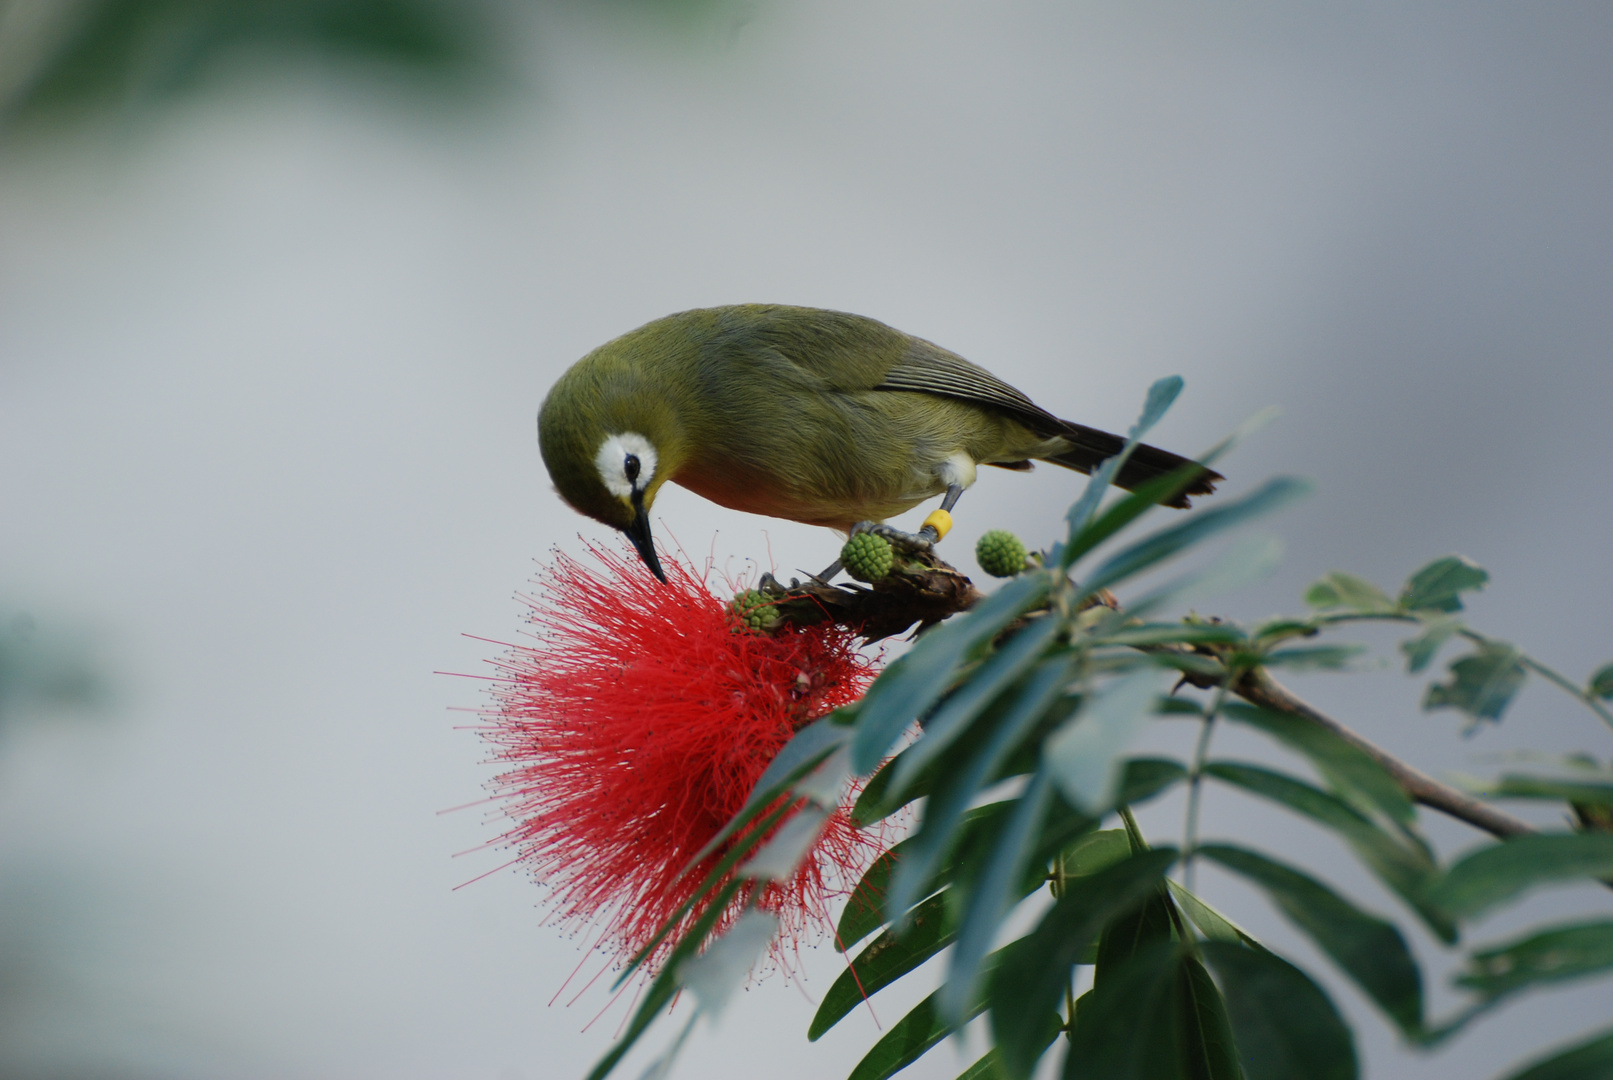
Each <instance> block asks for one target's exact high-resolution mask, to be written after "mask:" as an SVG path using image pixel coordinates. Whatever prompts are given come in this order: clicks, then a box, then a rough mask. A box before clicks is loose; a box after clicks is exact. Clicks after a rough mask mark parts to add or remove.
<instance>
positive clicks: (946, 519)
mask: <svg viewBox="0 0 1613 1080" xmlns="http://www.w3.org/2000/svg"><path fill="white" fill-rule="evenodd" d="M924 526H925V527H926V528H930V529H934V530H935V538H936V539H937V540H945V539H946V535H947V533H949V532H951V531H952V515H951V514H949V513H947V512H946V511H945V510H932V511H930V516H929V517H927V518H925V519H924Z"/></svg>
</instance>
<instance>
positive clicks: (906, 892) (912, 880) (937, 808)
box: [886, 656, 1070, 918]
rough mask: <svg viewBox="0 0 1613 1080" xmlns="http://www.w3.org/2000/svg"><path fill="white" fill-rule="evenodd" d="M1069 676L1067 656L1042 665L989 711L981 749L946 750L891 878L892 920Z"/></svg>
mask: <svg viewBox="0 0 1613 1080" xmlns="http://www.w3.org/2000/svg"><path fill="white" fill-rule="evenodd" d="M1069 677H1070V660H1069V658H1068V657H1064V656H1059V657H1055V658H1052V659H1049V660H1046V661H1044V662H1043V663H1041V664H1040V665H1038V666H1037V668H1036V670H1035V671H1034V672H1033V673H1032V674H1031V675H1030V677H1029V678H1027V679H1025V680H1024V682H1023V683H1022V684H1021V685H1020V686H1019V688H1018V689H1017V691H1015V692H1014V693H1013V694H1012V695H1010V696H1008V700H1007V703H1006V705H1005V706H1004V707H1003V708H1002V709H1001V710H1000V711H996V712H994V714H993V716H992V717H991V718H990V721H991V723H992V725H993V726H992V727H990V728H989V729H988V728H987V727H985V726H982V729H981V734H984V735H986V739H985V743H984V745H979V746H976V745H973V744H970V745H967V746H966V745H963V744H960V745H959V747H958V749H957V751H956V752H949V754H948V761H949V765H948V767H945V768H942V769H938V770H937V774H936V778H935V781H934V786H933V788H932V790H931V792H930V796H929V799H928V801H927V802H926V803H925V805H924V818H923V821H922V823H921V825H920V828H919V832H918V834H917V835H916V836H914V837H913V843H912V846H911V847H910V848H909V849H908V851H907V853H906V857H905V858H904V859H903V860H902V862H901V863H900V864H899V865H898V866H897V867H896V872H895V873H894V874H892V875H891V888H890V895H889V897H888V899H887V902H886V906H887V914H889V915H890V916H891V917H892V918H895V917H897V916H899V915H900V913H901V912H902V911H904V910H906V908H907V906H908V905H909V904H911V903H912V902H913V901H914V900H917V899H918V890H919V887H920V886H921V885H922V884H923V883H924V882H925V881H928V880H929V879H930V877H931V875H933V874H934V873H935V868H936V867H937V866H938V865H939V864H940V861H941V859H942V858H943V857H944V856H945V854H946V852H947V850H948V849H949V848H951V847H952V846H953V833H954V832H955V830H956V829H957V828H958V825H959V823H960V822H961V821H962V819H963V815H964V813H965V811H967V810H968V808H969V805H970V804H971V803H973V802H974V801H975V797H976V796H977V795H979V793H980V792H981V790H982V789H983V788H984V787H985V785H986V783H987V781H988V779H989V778H990V777H991V776H992V774H993V773H994V772H996V770H997V768H998V766H999V765H1001V764H1002V762H1003V761H1004V760H1006V759H1007V758H1008V756H1009V755H1010V754H1011V753H1012V752H1013V751H1014V749H1015V748H1016V747H1017V746H1018V745H1019V744H1020V743H1021V742H1022V741H1023V740H1024V739H1025V738H1026V737H1027V736H1029V734H1030V733H1031V731H1032V730H1033V729H1034V728H1035V727H1036V726H1037V725H1038V724H1039V723H1040V722H1041V719H1042V716H1043V714H1044V713H1045V712H1046V711H1047V710H1048V709H1049V708H1050V707H1051V706H1053V705H1054V703H1055V702H1057V701H1058V700H1059V699H1060V698H1061V696H1062V693H1063V689H1064V686H1065V684H1066V683H1067V682H1068V681H1069ZM988 730H989V734H987V732H988Z"/></svg>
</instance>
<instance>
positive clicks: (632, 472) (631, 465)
mask: <svg viewBox="0 0 1613 1080" xmlns="http://www.w3.org/2000/svg"><path fill="white" fill-rule="evenodd" d="M638 469H639V464H638V455H637V454H628V455H627V459H626V460H625V461H623V462H622V472H623V473H624V474H625V475H626V476H627V482H628V483H629V484H636V483H638Z"/></svg>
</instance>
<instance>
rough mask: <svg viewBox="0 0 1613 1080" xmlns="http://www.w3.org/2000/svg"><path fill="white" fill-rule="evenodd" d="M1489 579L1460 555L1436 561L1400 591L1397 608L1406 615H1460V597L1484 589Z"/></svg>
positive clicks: (1476, 565) (1448, 556)
mask: <svg viewBox="0 0 1613 1080" xmlns="http://www.w3.org/2000/svg"><path fill="white" fill-rule="evenodd" d="M1489 580H1490V575H1489V574H1488V573H1487V572H1486V571H1485V570H1484V568H1483V567H1481V566H1479V565H1478V564H1477V563H1475V562H1473V561H1472V560H1471V559H1467V558H1464V557H1463V556H1461V555H1447V556H1445V557H1444V558H1443V559H1435V560H1434V561H1433V562H1431V563H1429V564H1428V565H1427V566H1425V567H1423V568H1422V569H1421V570H1419V571H1417V572H1416V573H1415V574H1413V575H1411V578H1410V579H1409V580H1408V581H1407V582H1406V585H1405V588H1403V589H1401V590H1400V606H1401V607H1402V608H1404V609H1406V610H1407V611H1461V610H1462V600H1461V594H1462V593H1465V592H1476V591H1477V590H1479V589H1482V588H1484V585H1485V583H1486V582H1488V581H1489Z"/></svg>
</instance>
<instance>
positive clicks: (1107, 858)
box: [1063, 829, 1131, 877]
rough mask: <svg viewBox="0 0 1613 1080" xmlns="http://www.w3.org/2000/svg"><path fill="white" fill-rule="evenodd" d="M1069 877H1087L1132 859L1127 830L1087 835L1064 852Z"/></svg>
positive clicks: (1065, 866) (1065, 871)
mask: <svg viewBox="0 0 1613 1080" xmlns="http://www.w3.org/2000/svg"><path fill="white" fill-rule="evenodd" d="M1063 856H1064V873H1065V875H1066V876H1067V877H1085V876H1087V875H1089V874H1096V873H1097V872H1098V871H1099V870H1106V869H1108V868H1109V867H1111V866H1113V865H1114V864H1115V863H1118V862H1124V861H1125V860H1126V859H1129V858H1131V841H1130V840H1129V839H1128V838H1127V837H1126V830H1125V829H1103V830H1100V831H1098V832H1092V833H1087V835H1085V836H1083V837H1081V839H1079V840H1077V841H1076V842H1075V843H1073V844H1071V845H1070V846H1069V847H1068V848H1066V849H1065V850H1064V852H1063Z"/></svg>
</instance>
